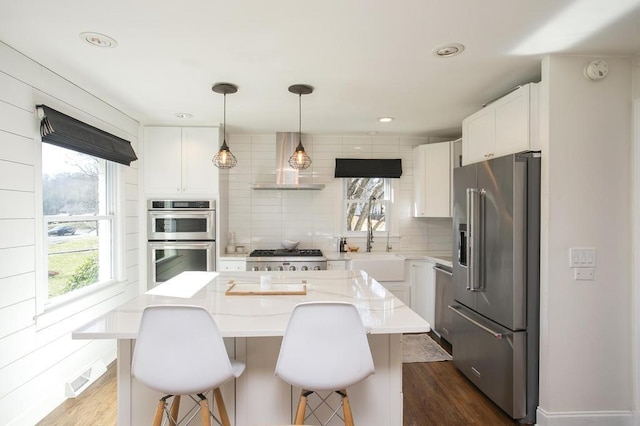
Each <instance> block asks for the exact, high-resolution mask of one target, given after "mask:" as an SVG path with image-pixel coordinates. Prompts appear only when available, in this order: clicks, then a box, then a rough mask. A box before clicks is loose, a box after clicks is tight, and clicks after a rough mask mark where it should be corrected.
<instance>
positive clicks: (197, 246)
mask: <svg viewBox="0 0 640 426" xmlns="http://www.w3.org/2000/svg"><path fill="white" fill-rule="evenodd" d="M149 246H150V247H151V248H165V249H173V248H176V249H185V248H186V249H189V248H195V249H208V248H211V247H214V246H215V241H206V242H188V243H187V242H180V241H175V242H174V241H171V242H166V241H162V242H160V241H158V242H150V243H149Z"/></svg>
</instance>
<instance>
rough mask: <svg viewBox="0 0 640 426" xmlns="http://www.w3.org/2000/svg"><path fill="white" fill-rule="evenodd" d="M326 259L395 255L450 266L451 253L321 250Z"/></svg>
mask: <svg viewBox="0 0 640 426" xmlns="http://www.w3.org/2000/svg"><path fill="white" fill-rule="evenodd" d="M323 254H324V256H325V257H326V258H327V260H330V261H341V260H342V261H349V260H351V259H353V258H354V257H356V256H358V257H362V256H376V255H397V256H400V257H402V258H404V259H407V260H430V261H432V262H435V263H440V264H442V265H446V266H452V263H451V261H452V259H451V253H441V252H428V251H391V252H372V253H361V252H357V253H349V252H347V253H337V252H323Z"/></svg>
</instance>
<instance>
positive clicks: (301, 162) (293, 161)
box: [289, 84, 313, 170]
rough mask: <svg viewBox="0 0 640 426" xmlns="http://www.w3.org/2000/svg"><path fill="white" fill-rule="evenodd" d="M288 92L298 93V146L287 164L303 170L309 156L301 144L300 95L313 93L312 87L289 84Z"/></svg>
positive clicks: (306, 166) (309, 158)
mask: <svg viewBox="0 0 640 426" xmlns="http://www.w3.org/2000/svg"><path fill="white" fill-rule="evenodd" d="M289 92H291V93H295V94H296V95H298V146H297V147H296V150H295V151H294V152H293V154H291V157H289V165H290V166H291V167H292V168H294V169H297V170H304V169H306V168H308V167H309V166H310V165H311V157H309V154H307V153H306V151H305V150H304V147H303V146H302V95H308V94H309V93H313V87H311V86H309V85H307V84H294V85H293V86H289Z"/></svg>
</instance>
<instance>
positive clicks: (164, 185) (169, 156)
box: [144, 127, 220, 195]
mask: <svg viewBox="0 0 640 426" xmlns="http://www.w3.org/2000/svg"><path fill="white" fill-rule="evenodd" d="M219 136H220V135H219V128H217V127H146V128H145V129H144V188H145V192H146V193H148V194H150V193H154V194H167V195H170V194H207V195H213V194H217V193H218V169H217V168H216V167H215V166H214V165H213V163H212V162H211V158H212V157H213V155H214V154H215V153H216V151H217V150H218V148H219V140H220V137H219Z"/></svg>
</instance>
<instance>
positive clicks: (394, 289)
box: [380, 281, 411, 306]
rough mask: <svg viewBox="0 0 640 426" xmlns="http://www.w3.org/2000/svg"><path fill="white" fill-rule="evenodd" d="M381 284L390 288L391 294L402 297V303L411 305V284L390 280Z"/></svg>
mask: <svg viewBox="0 0 640 426" xmlns="http://www.w3.org/2000/svg"><path fill="white" fill-rule="evenodd" d="M380 284H382V285H383V286H384V288H386V289H387V290H389V292H390V293H391V294H393V295H394V296H395V297H397V298H398V299H400V300H401V301H402V303H404V304H405V305H407V306H411V286H410V285H409V283H405V282H395V281H388V282H381V283H380Z"/></svg>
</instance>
